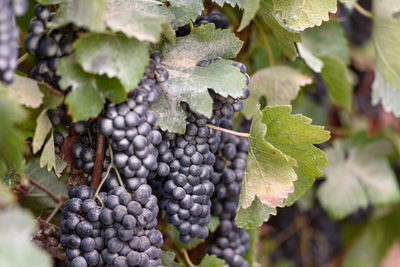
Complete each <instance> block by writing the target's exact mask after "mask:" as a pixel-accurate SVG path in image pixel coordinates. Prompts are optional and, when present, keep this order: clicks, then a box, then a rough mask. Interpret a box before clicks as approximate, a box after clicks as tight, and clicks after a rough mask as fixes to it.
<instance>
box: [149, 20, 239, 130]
mask: <svg viewBox="0 0 400 267" xmlns="http://www.w3.org/2000/svg"><path fill="white" fill-rule="evenodd" d="M241 46H242V41H240V40H239V39H238V38H236V37H235V35H234V34H233V33H231V32H230V31H229V30H215V26H214V24H213V23H210V24H207V25H202V26H200V27H198V28H195V29H193V31H192V32H191V34H190V35H188V36H185V37H183V38H178V39H177V42H176V43H175V44H167V45H166V46H165V47H164V48H163V54H164V61H163V63H162V64H163V67H164V68H166V69H167V70H168V71H169V79H168V81H166V82H165V83H163V84H162V92H161V95H160V96H159V99H158V100H157V103H156V104H155V105H153V110H154V111H155V112H156V113H157V114H158V117H159V119H158V124H159V125H160V127H161V128H162V129H163V130H169V131H172V132H179V133H183V132H184V131H185V121H184V118H185V117H186V115H185V113H184V112H183V110H182V108H181V107H180V105H181V102H186V103H188V104H189V106H190V108H191V109H192V110H193V111H195V112H198V113H201V114H204V115H205V116H208V117H210V116H211V114H212V98H211V97H210V95H209V94H208V89H209V88H212V89H214V90H215V92H217V93H219V94H220V95H222V96H225V97H227V96H228V95H230V96H232V97H239V96H241V95H242V94H243V88H244V87H246V78H245V76H244V75H243V74H242V73H240V71H239V69H238V68H236V67H234V66H232V61H230V60H217V61H214V62H213V63H211V64H210V65H208V66H205V67H198V66H196V64H197V63H198V62H199V61H201V60H209V59H214V58H216V57H223V58H234V57H235V56H236V54H237V53H238V52H239V50H240V48H241ZM194 51H195V52H194Z"/></svg>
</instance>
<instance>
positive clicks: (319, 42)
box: [301, 20, 350, 66]
mask: <svg viewBox="0 0 400 267" xmlns="http://www.w3.org/2000/svg"><path fill="white" fill-rule="evenodd" d="M302 36H303V38H302V39H303V41H302V42H301V44H302V46H303V47H305V48H307V49H308V50H309V51H310V52H311V53H312V54H313V55H314V56H315V57H321V56H326V55H331V56H334V57H337V58H338V59H340V60H341V61H342V62H343V64H344V65H346V66H347V65H348V64H349V62H350V52H349V44H348V42H347V39H346V37H345V33H344V30H343V28H342V27H341V26H340V24H339V22H338V21H336V20H330V21H328V22H325V23H322V25H321V26H320V27H314V28H310V29H307V30H305V31H304V32H303V34H302ZM306 63H307V61H306Z"/></svg>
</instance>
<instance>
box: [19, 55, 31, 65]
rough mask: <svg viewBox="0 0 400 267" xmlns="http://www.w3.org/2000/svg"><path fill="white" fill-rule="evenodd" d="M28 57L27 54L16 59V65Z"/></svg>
mask: <svg viewBox="0 0 400 267" xmlns="http://www.w3.org/2000/svg"><path fill="white" fill-rule="evenodd" d="M28 57H29V54H28V53H25V54H23V55H22V56H21V57H20V58H18V60H17V64H18V65H19V64H21V63H22V62H24V61H25V60H26V59H27V58H28Z"/></svg>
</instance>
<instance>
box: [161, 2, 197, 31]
mask: <svg viewBox="0 0 400 267" xmlns="http://www.w3.org/2000/svg"><path fill="white" fill-rule="evenodd" d="M168 9H169V10H170V11H171V13H172V14H173V15H174V16H175V20H173V21H172V22H171V26H172V28H173V29H174V30H177V29H178V27H181V26H183V25H186V24H188V23H189V21H190V20H195V19H196V18H197V15H194V12H193V10H191V9H189V8H187V7H185V6H172V5H171V6H169V7H168Z"/></svg>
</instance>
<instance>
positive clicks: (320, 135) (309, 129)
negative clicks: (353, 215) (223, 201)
mask: <svg viewBox="0 0 400 267" xmlns="http://www.w3.org/2000/svg"><path fill="white" fill-rule="evenodd" d="M290 112H291V106H274V107H270V106H267V107H266V108H265V109H264V110H263V111H262V113H261V112H259V113H258V114H256V115H255V117H254V118H253V122H252V125H251V129H250V138H249V139H250V140H249V141H250V142H249V155H248V157H247V167H246V170H245V173H244V178H243V182H242V190H241V193H240V200H239V208H238V213H237V216H236V223H237V224H238V225H239V226H241V227H245V228H247V229H249V228H254V227H257V226H260V225H261V224H262V223H263V222H264V221H266V220H268V218H269V215H270V214H276V207H283V206H284V205H291V204H292V203H293V202H294V201H295V200H297V199H298V198H299V197H300V196H301V195H303V194H304V192H305V190H306V189H307V188H309V187H310V186H311V185H312V182H313V180H314V178H315V177H316V176H320V175H321V172H320V171H319V170H318V166H322V165H325V164H326V163H327V161H326V158H325V155H324V153H323V152H322V151H320V150H319V149H317V148H315V147H314V146H313V144H319V143H322V142H325V141H327V140H328V139H329V132H327V131H324V130H323V128H322V127H319V126H313V125H310V124H311V119H309V118H307V117H305V116H303V115H300V114H298V115H291V114H290Z"/></svg>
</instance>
